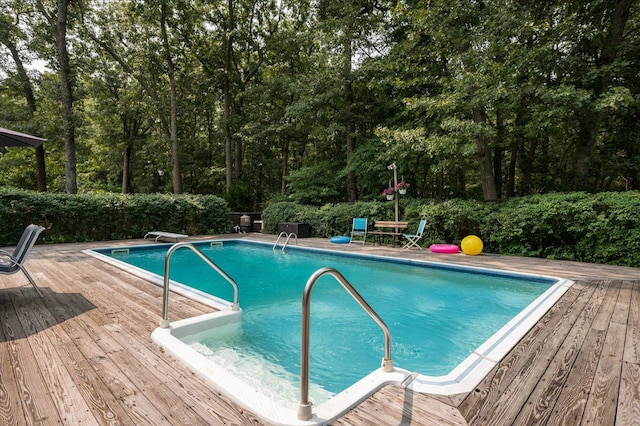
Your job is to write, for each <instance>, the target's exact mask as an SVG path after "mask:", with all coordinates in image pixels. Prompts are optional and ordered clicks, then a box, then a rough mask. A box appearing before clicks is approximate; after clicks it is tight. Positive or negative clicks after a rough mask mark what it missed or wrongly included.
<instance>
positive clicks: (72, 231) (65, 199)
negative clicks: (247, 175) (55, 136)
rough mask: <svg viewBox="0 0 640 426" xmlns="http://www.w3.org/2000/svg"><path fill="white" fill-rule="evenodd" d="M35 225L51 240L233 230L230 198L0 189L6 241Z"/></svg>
mask: <svg viewBox="0 0 640 426" xmlns="http://www.w3.org/2000/svg"><path fill="white" fill-rule="evenodd" d="M29 223H37V224H40V225H43V226H45V227H46V231H45V232H44V233H43V234H42V236H41V237H40V239H41V241H45V242H79V241H104V240H115V239H129V238H140V237H142V236H144V234H145V233H147V232H148V231H152V230H156V231H158V230H162V231H167V232H176V233H184V234H188V235H203V234H213V233H223V232H227V231H228V230H229V227H230V222H229V208H228V206H227V202H226V201H225V200H224V199H222V198H220V197H216V196H211V195H162V194H152V195H149V194H140V195H138V194H136V195H123V194H111V193H105V194H82V195H69V194H64V193H46V192H44V193H38V192H30V191H22V190H15V189H6V188H3V189H0V241H1V244H2V245H14V244H16V242H17V241H18V240H19V239H20V235H21V234H22V231H23V230H24V228H25V227H26V225H28V224H29Z"/></svg>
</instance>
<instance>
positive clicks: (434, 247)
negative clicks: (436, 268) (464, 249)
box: [429, 244, 460, 254]
mask: <svg viewBox="0 0 640 426" xmlns="http://www.w3.org/2000/svg"><path fill="white" fill-rule="evenodd" d="M429 250H431V251H432V252H434V253H446V254H453V253H459V252H460V247H458V246H457V245H455V244H431V245H430V246H429Z"/></svg>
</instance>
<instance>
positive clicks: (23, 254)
mask: <svg viewBox="0 0 640 426" xmlns="http://www.w3.org/2000/svg"><path fill="white" fill-rule="evenodd" d="M44 229H45V228H44V227H43V226H40V225H34V224H31V225H29V226H27V227H26V228H25V230H24V232H23V233H22V237H20V241H18V245H16V248H15V249H14V250H13V254H11V253H9V252H7V251H4V250H0V274H3V275H11V274H15V273H16V272H18V271H22V272H24V275H25V276H26V277H27V279H28V280H29V282H30V283H31V285H32V286H33V288H35V289H36V292H37V293H38V295H39V296H40V297H42V293H41V292H40V289H39V288H38V286H37V285H36V282H35V281H34V280H33V278H31V275H29V272H27V270H26V268H25V267H24V262H25V260H26V259H27V256H28V255H29V252H30V251H31V249H32V248H33V245H34V244H35V243H36V240H37V239H38V236H39V235H40V233H41V232H42V231H44Z"/></svg>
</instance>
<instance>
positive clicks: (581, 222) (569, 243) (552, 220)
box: [263, 191, 640, 267]
mask: <svg viewBox="0 0 640 426" xmlns="http://www.w3.org/2000/svg"><path fill="white" fill-rule="evenodd" d="M403 204H404V205H403V206H402V207H403V208H402V212H403V213H402V217H401V220H406V221H408V222H409V230H410V231H412V230H415V229H416V228H417V226H418V222H419V221H420V219H422V218H424V219H426V220H427V225H426V227H425V231H424V234H423V235H424V236H423V238H422V241H421V245H422V246H423V247H428V246H429V245H430V244H434V243H454V244H460V241H461V240H462V239H463V238H464V237H465V236H467V235H471V234H474V235H478V236H479V237H480V238H481V239H482V241H483V243H484V251H485V252H487V253H498V254H510V255H518V256H532V257H543V258H549V259H565V260H578V261H584V262H593V263H603V264H614V265H626V266H633V267H640V193H639V192H637V191H629V192H624V193H614V192H606V193H600V194H596V195H590V194H586V193H583V192H577V193H569V194H561V193H552V194H546V195H533V196H528V197H517V198H512V199H510V200H508V201H506V202H502V203H482V202H478V201H473V200H460V199H455V200H447V201H445V202H433V201H427V202H425V201H422V200H415V199H414V200H412V201H409V200H405V202H404V203H403ZM392 210H393V203H384V202H377V201H376V202H362V203H356V204H337V205H325V206H322V207H313V206H308V205H300V204H295V203H289V202H281V203H274V204H272V205H270V206H268V207H267V208H265V210H264V212H263V223H264V227H265V228H264V231H265V232H276V230H277V224H278V223H279V222H304V223H309V224H310V225H311V232H312V235H313V236H318V237H330V236H333V235H349V234H348V231H349V230H350V229H351V219H352V218H353V217H367V218H369V219H370V221H375V220H389V218H390V217H393V211H392Z"/></svg>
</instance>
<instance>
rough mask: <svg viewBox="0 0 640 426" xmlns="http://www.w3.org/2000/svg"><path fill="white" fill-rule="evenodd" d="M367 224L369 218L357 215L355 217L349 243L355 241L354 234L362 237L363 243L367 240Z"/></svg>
mask: <svg viewBox="0 0 640 426" xmlns="http://www.w3.org/2000/svg"><path fill="white" fill-rule="evenodd" d="M367 226H368V220H367V218H365V217H356V218H354V219H353V224H352V225H351V241H349V244H351V243H352V242H353V237H354V236H361V237H362V245H364V242H365V241H366V240H367Z"/></svg>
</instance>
